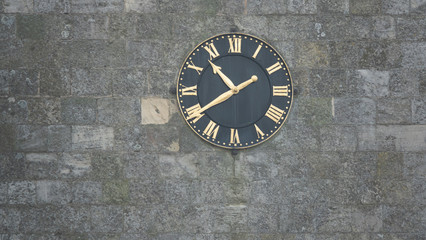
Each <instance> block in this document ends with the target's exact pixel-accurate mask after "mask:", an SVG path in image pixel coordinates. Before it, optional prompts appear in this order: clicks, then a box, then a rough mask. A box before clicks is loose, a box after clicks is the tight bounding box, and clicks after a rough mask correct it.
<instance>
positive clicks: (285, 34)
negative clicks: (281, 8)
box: [268, 16, 317, 41]
mask: <svg viewBox="0 0 426 240" xmlns="http://www.w3.org/2000/svg"><path fill="white" fill-rule="evenodd" d="M314 29H315V23H314V19H313V18H312V17H310V16H291V17H288V16H274V17H271V18H270V23H269V32H268V38H269V39H270V40H281V41H282V40H296V39H299V40H300V39H303V40H310V39H315V38H316V36H317V34H316V32H315V30H314Z"/></svg>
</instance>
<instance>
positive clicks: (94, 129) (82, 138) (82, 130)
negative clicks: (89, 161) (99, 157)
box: [71, 126, 114, 150]
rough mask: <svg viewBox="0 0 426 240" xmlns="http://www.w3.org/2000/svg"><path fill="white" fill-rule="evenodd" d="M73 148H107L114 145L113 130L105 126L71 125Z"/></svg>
mask: <svg viewBox="0 0 426 240" xmlns="http://www.w3.org/2000/svg"><path fill="white" fill-rule="evenodd" d="M71 146H72V149H73V150H96V149H99V150H108V149H112V148H113V146H114V131H113V129H112V128H111V127H105V126H73V127H72V141H71Z"/></svg>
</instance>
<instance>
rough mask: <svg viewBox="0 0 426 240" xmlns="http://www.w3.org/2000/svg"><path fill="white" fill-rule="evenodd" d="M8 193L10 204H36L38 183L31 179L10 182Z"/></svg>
mask: <svg viewBox="0 0 426 240" xmlns="http://www.w3.org/2000/svg"><path fill="white" fill-rule="evenodd" d="M7 195H8V197H9V204H35V203H36V185H35V184H34V183H33V182H30V181H21V182H10V183H9V185H8V194H7Z"/></svg>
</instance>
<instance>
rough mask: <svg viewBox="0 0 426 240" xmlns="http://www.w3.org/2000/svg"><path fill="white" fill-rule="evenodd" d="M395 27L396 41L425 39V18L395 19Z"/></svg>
mask: <svg viewBox="0 0 426 240" xmlns="http://www.w3.org/2000/svg"><path fill="white" fill-rule="evenodd" d="M396 27H397V28H396V34H397V35H396V36H397V38H398V39H404V40H421V39H424V38H425V37H426V30H425V28H426V18H425V17H410V18H397V19H396Z"/></svg>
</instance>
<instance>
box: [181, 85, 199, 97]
mask: <svg viewBox="0 0 426 240" xmlns="http://www.w3.org/2000/svg"><path fill="white" fill-rule="evenodd" d="M183 87H184V88H182V95H183V96H190V95H192V96H197V85H194V86H192V87H185V86H183Z"/></svg>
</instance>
